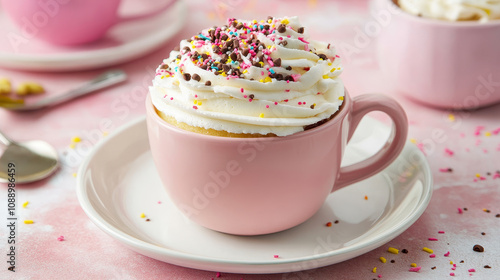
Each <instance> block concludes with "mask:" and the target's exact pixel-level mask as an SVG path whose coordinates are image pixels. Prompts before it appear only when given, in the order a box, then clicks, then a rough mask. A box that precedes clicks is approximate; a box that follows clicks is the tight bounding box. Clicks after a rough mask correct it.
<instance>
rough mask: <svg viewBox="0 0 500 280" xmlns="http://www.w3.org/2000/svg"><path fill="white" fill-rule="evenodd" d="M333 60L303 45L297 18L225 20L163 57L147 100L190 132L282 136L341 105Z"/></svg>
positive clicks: (313, 44) (326, 49) (320, 46)
mask: <svg viewBox="0 0 500 280" xmlns="http://www.w3.org/2000/svg"><path fill="white" fill-rule="evenodd" d="M341 72H342V68H341V65H340V58H339V56H338V55H337V53H336V51H335V48H334V47H333V45H331V44H329V43H325V42H319V41H314V40H310V39H309V34H308V30H307V28H305V27H303V26H302V25H301V24H300V23H299V20H298V18H297V17H290V18H288V17H285V18H273V17H269V18H268V19H266V20H261V21H257V20H251V21H245V20H237V19H234V18H231V19H228V21H227V24H226V25H223V26H220V27H217V26H214V27H212V28H208V29H205V30H203V31H201V32H200V33H198V34H196V35H194V36H193V37H191V38H190V39H188V40H182V41H181V42H180V45H179V47H178V48H177V49H176V50H174V51H172V52H171V53H170V56H169V58H167V59H165V60H164V61H163V63H162V64H161V65H160V66H159V67H158V69H157V73H156V78H155V79H154V81H153V87H152V88H151V96H152V101H153V104H154V105H155V107H156V108H157V109H158V110H160V111H162V112H163V113H165V114H167V115H169V116H172V117H175V118H176V119H177V121H179V122H184V123H187V124H189V125H192V126H198V127H203V128H212V129H216V130H225V131H228V132H233V133H259V134H267V133H274V134H276V135H280V136H283V135H289V134H292V133H295V132H298V131H302V130H303V129H304V127H306V126H308V125H311V124H314V123H317V122H319V121H321V120H324V119H326V118H328V117H330V116H331V115H332V114H333V113H335V112H336V111H337V110H338V108H339V107H340V105H341V104H342V100H343V96H344V88H343V84H342V81H341V80H340V78H338V76H339V75H340V73H341Z"/></svg>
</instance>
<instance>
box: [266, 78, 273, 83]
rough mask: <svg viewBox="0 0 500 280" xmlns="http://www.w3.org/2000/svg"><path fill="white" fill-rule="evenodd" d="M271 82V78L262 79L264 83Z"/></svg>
mask: <svg viewBox="0 0 500 280" xmlns="http://www.w3.org/2000/svg"><path fill="white" fill-rule="evenodd" d="M272 81H273V80H272V79H271V77H266V78H265V79H264V83H270V82H272Z"/></svg>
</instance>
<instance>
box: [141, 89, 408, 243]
mask: <svg viewBox="0 0 500 280" xmlns="http://www.w3.org/2000/svg"><path fill="white" fill-rule="evenodd" d="M146 108H147V109H146V110H147V127H148V134H149V141H150V146H151V152H152V154H153V159H154V161H155V165H156V167H157V170H158V173H159V175H160V178H161V180H162V183H163V185H164V188H165V189H166V191H167V192H168V194H169V196H170V198H171V199H172V201H173V202H174V203H175V205H176V206H177V208H178V209H180V210H181V211H182V212H183V213H184V214H185V215H186V216H187V217H189V218H190V219H191V220H193V221H194V222H196V223H198V224H200V225H202V226H204V227H207V228H210V229H213V230H216V231H220V232H225V233H231V234H238V235H258V234H267V233H273V232H278V231H282V230H285V229H288V228H291V227H294V226H296V225H299V224H300V223H302V222H304V221H306V220H307V219H309V218H310V217H311V216H313V215H314V214H315V213H316V212H317V211H318V210H319V209H320V207H321V206H322V205H323V203H324V202H325V200H326V198H327V197H328V195H329V194H330V193H331V192H333V191H335V190H338V189H339V188H343V187H346V186H348V185H349V184H352V183H355V182H357V181H360V180H363V179H365V178H368V177H370V176H372V175H374V174H376V173H378V172H380V171H381V170H382V169H384V168H385V167H386V166H388V165H389V164H390V163H391V162H392V161H394V160H395V159H396V158H397V156H398V155H399V153H400V152H401V150H402V149H403V146H404V145H405V142H406V137H407V132H408V124H407V118H406V114H405V112H404V110H403V109H402V108H401V106H400V105H399V104H398V103H396V101H394V100H393V99H391V98H389V97H386V96H383V95H374V94H372V95H362V96H358V97H356V98H354V99H352V100H351V99H350V97H349V95H348V93H347V91H346V94H345V101H344V104H343V105H342V107H341V110H340V111H339V112H338V114H337V115H336V116H334V117H333V119H331V120H329V121H328V122H326V123H324V124H322V125H320V126H318V127H315V128H312V129H309V130H306V131H303V132H299V133H295V134H292V135H289V136H284V137H264V138H227V137H218V136H210V135H203V134H198V133H194V132H189V131H185V130H182V129H180V128H178V127H176V126H173V125H170V124H168V123H167V122H165V121H164V120H163V119H161V118H160V117H159V116H158V115H157V113H156V111H155V108H154V106H153V105H152V103H151V99H150V97H149V96H148V98H147V100H146ZM371 111H382V112H384V113H386V114H387V115H389V117H390V118H391V119H392V121H393V123H394V125H393V130H392V133H391V136H390V137H389V139H388V140H387V143H386V144H385V145H384V146H383V148H382V149H381V150H380V151H378V152H377V153H376V154H375V155H374V156H372V157H370V158H368V159H366V160H364V161H361V162H359V163H356V164H354V165H350V166H346V167H340V163H341V160H342V156H343V154H344V149H345V146H346V145H347V143H348V142H349V139H350V138H351V136H352V135H353V133H354V131H355V129H356V127H357V126H358V124H359V122H360V121H361V119H362V118H363V116H364V115H366V114H367V113H368V112H371Z"/></svg>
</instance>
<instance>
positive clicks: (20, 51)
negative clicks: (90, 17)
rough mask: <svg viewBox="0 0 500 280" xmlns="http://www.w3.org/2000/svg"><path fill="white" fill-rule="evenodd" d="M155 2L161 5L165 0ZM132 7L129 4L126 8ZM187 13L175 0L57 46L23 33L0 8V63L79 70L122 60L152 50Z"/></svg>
mask: <svg viewBox="0 0 500 280" xmlns="http://www.w3.org/2000/svg"><path fill="white" fill-rule="evenodd" d="M155 3H156V5H161V4H162V3H164V1H157V2H155ZM158 3H159V4H158ZM131 4H134V3H131ZM151 4H154V3H151ZM153 6H154V5H153ZM125 8H126V7H125ZM135 8H136V7H132V6H131V5H129V8H128V9H126V10H134V9H135ZM153 8H154V7H153ZM186 13H187V5H186V3H185V2H184V1H178V2H177V3H175V4H174V6H172V7H171V8H169V9H168V10H166V11H164V12H161V13H159V14H157V15H155V16H152V17H148V18H144V19H140V20H136V21H130V22H123V23H119V24H118V25H116V26H114V27H112V28H111V29H110V30H109V31H108V33H107V35H106V36H105V37H104V38H102V39H101V40H99V41H97V42H95V43H91V44H87V45H83V46H75V47H57V46H52V45H50V44H47V43H44V42H41V41H37V40H34V39H30V38H29V37H27V35H26V36H24V37H23V33H21V31H19V29H18V28H16V27H15V26H14V25H13V24H12V23H11V22H10V20H9V19H8V18H7V16H6V15H5V14H3V13H1V9H0V34H5V35H6V36H4V37H5V38H4V40H3V42H2V44H0V66H2V67H8V68H14V69H20V70H35V71H76V70H78V71H80V70H88V69H95V68H101V67H106V66H111V65H115V64H119V63H123V62H126V61H130V60H132V59H135V58H138V57H140V56H142V55H145V54H147V53H149V52H151V51H153V50H154V49H155V48H158V47H159V46H161V45H162V44H163V43H165V42H166V41H167V40H168V39H169V38H171V37H172V36H174V35H175V34H176V33H177V32H178V31H179V30H180V29H181V28H182V26H183V25H184V22H185V19H186ZM125 14H126V12H125ZM19 38H24V39H19Z"/></svg>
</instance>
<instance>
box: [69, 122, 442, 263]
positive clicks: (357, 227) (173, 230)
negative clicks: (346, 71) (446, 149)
mask: <svg viewBox="0 0 500 280" xmlns="http://www.w3.org/2000/svg"><path fill="white" fill-rule="evenodd" d="M387 132H388V128H387V127H386V126H385V125H383V124H381V123H380V122H378V121H376V120H374V119H371V118H365V119H364V120H363V121H362V123H361V124H360V127H359V128H358V132H357V133H356V134H355V136H354V137H353V139H352V141H351V143H350V145H349V147H348V150H347V151H346V158H345V162H346V163H352V162H355V161H357V160H359V159H362V158H364V157H366V156H368V155H370V154H373V153H374V152H375V151H376V150H377V149H378V147H380V146H381V145H382V144H383V143H384V141H385V140H384V139H385V138H384V137H385V136H387V135H388V133H387ZM78 178H79V179H78V188H77V193H78V199H79V201H80V204H81V206H82V208H83V210H84V211H85V213H86V214H87V215H88V216H89V218H90V219H91V220H92V221H93V222H94V223H95V224H96V225H97V226H98V227H99V228H101V229H102V230H103V231H104V232H106V233H107V234H109V235H110V236H111V237H113V238H115V239H116V240H118V241H120V242H121V243H123V244H124V245H126V246H127V247H129V248H130V249H132V250H134V251H136V252H138V253H140V254H143V255H146V256H149V257H151V258H154V259H157V260H161V261H164V262H168V263H172V264H176V265H180V266H185V267H191V268H196V269H203V270H211V271H220V272H232V273H279V272H291V271H299V270H305V269H312V268H316V267H321V266H326V265H330V264H334V263H338V262H341V261H344V260H347V259H351V258H353V257H356V256H359V255H361V254H364V253H366V252H368V251H370V250H373V249H375V248H377V247H379V246H381V245H383V244H385V243H386V242H388V241H390V240H391V239H393V238H395V237H396V236H398V235H399V234H401V233H402V232H403V231H404V230H406V229H407V228H408V227H409V226H410V225H412V224H413V223H414V222H415V221H416V220H417V218H418V217H420V215H421V214H422V213H423V212H424V210H425V208H426V207H427V204H428V203H429V201H430V198H431V194H432V177H431V171H430V169H429V166H428V164H427V162H426V159H425V157H424V156H423V155H422V153H421V152H420V151H419V150H418V149H417V148H416V147H415V145H413V144H411V143H408V144H407V145H406V146H405V148H404V151H403V153H402V154H401V155H400V157H399V158H398V159H397V160H396V162H394V163H393V164H392V165H391V166H389V167H388V168H387V169H386V170H384V171H383V172H382V173H380V174H378V175H375V176H373V177H371V178H369V179H367V180H365V181H362V182H360V183H357V184H354V185H352V186H349V187H347V188H344V189H341V190H339V191H336V192H334V193H333V194H332V195H330V197H329V198H328V199H327V202H326V203H325V205H324V206H323V207H322V208H321V209H320V211H319V212H318V213H316V215H315V216H313V217H312V218H311V219H310V220H308V221H306V222H305V223H303V224H301V225H299V226H297V227H295V228H292V229H289V230H286V231H283V232H279V233H275V234H269V235H264V236H253V237H252V236H250V237H248V236H233V235H228V234H223V233H219V232H215V231H212V230H209V229H205V228H203V227H201V226H198V225H196V224H194V223H192V222H190V221H188V220H187V219H186V218H184V216H183V215H182V214H181V213H180V212H179V211H177V210H176V208H175V207H174V206H173V205H172V202H171V201H170V200H169V197H168V196H167V194H166V192H164V190H163V188H162V186H161V182H160V179H159V177H158V174H157V171H156V169H155V167H154V165H153V160H152V156H151V152H150V150H149V144H148V139H147V133H146V122H145V119H144V118H141V119H139V120H137V121H135V122H133V123H131V124H129V125H127V126H125V127H123V128H121V129H120V130H118V131H116V132H114V133H113V134H112V135H110V136H109V137H107V139H106V140H105V141H103V142H101V143H100V144H99V145H97V146H96V148H95V149H94V150H93V152H92V153H91V154H90V155H89V156H88V157H87V159H86V160H85V162H84V163H83V164H82V166H81V168H80V170H79V174H78ZM365 196H366V197H367V198H368V199H367V200H366V199H365ZM158 201H160V202H161V203H158ZM141 213H144V214H145V215H146V218H141V217H140V216H141ZM147 218H149V219H150V221H146V219H147ZM335 220H338V221H339V222H338V223H337V224H336V223H335ZM327 222H332V223H333V225H332V226H331V227H327V226H326V225H325V224H326V223H327ZM275 255H278V256H279V257H278V258H275V257H274V256H275Z"/></svg>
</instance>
